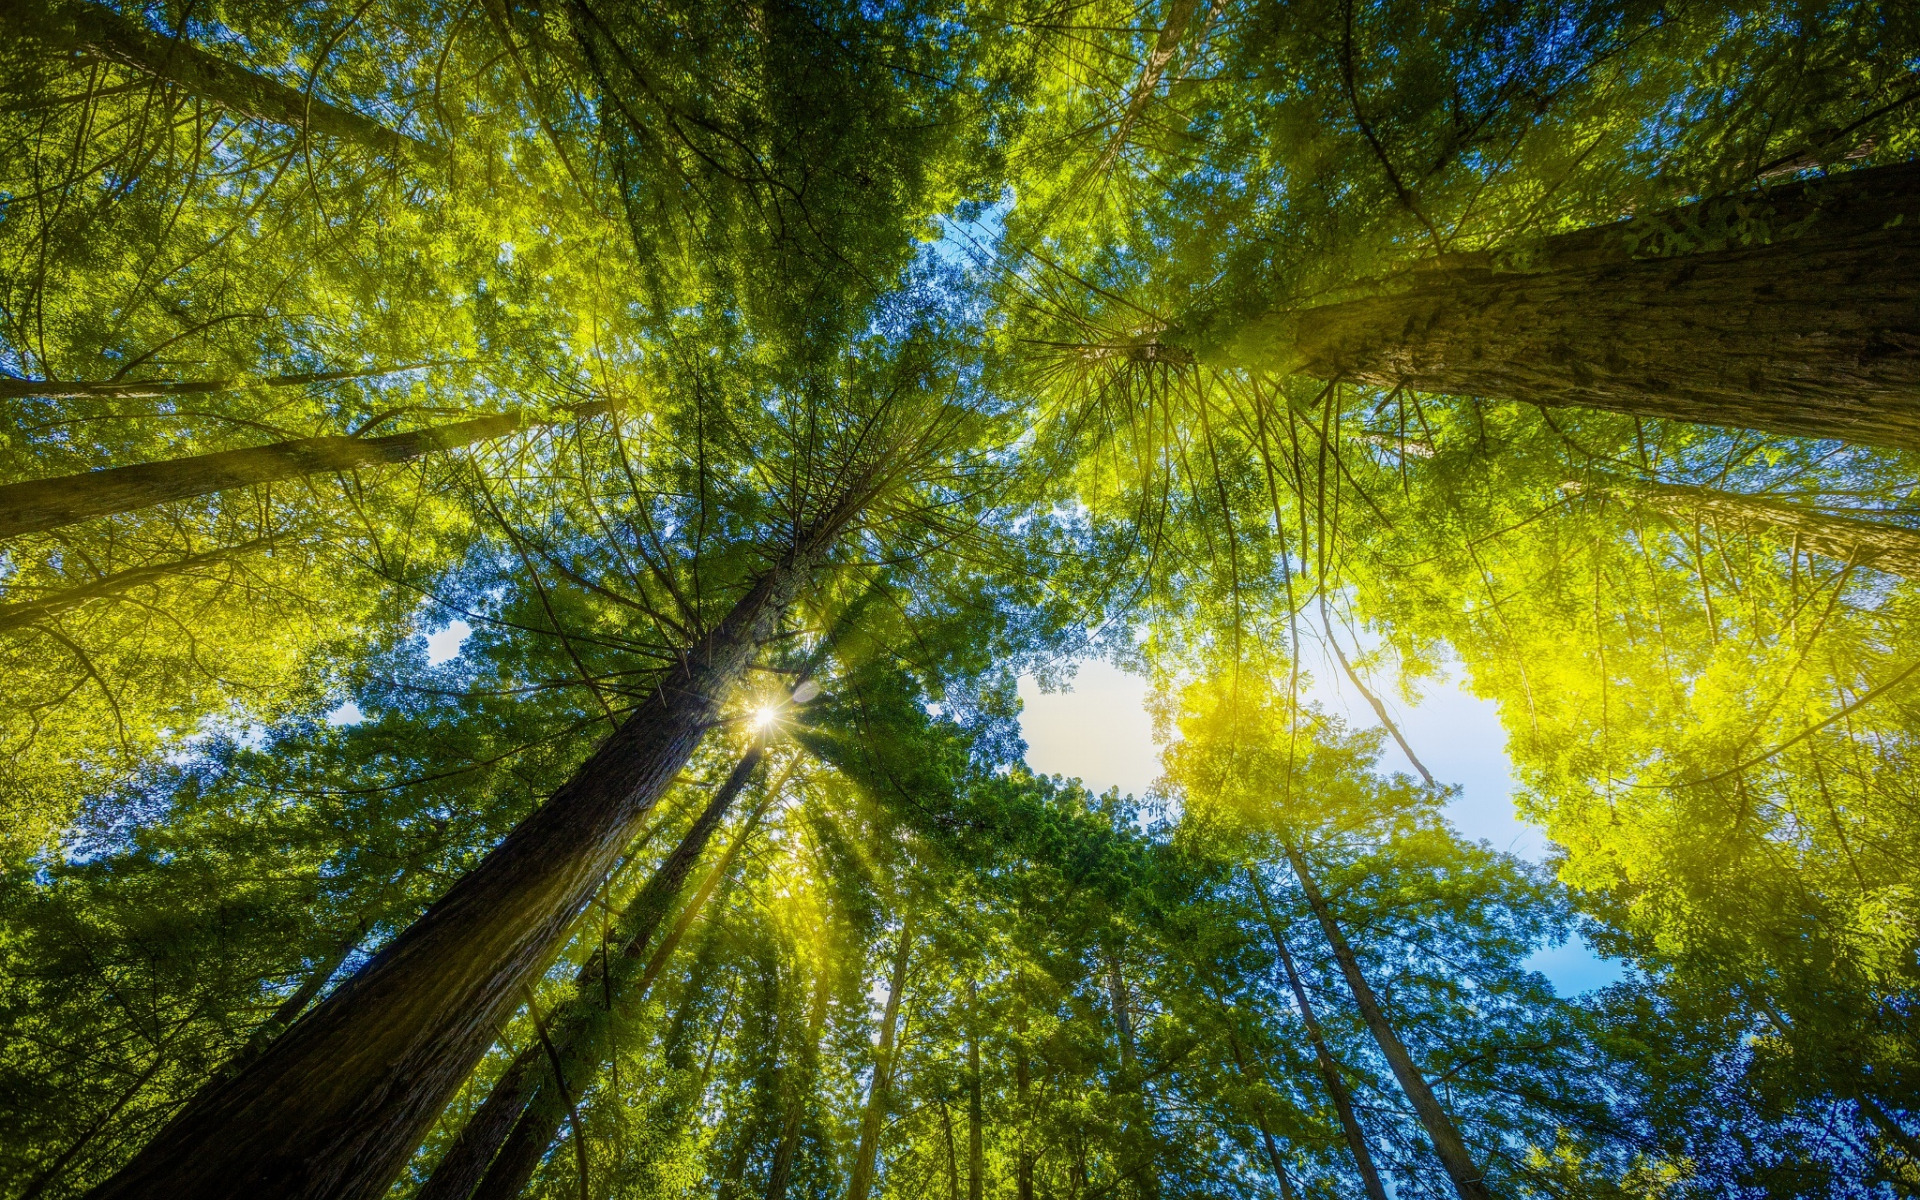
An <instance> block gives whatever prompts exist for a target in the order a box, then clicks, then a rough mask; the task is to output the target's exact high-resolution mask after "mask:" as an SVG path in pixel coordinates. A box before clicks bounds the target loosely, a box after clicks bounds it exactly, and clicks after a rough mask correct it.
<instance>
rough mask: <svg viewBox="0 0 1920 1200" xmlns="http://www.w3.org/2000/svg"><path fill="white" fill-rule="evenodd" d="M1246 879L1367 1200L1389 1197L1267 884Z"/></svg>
mask: <svg viewBox="0 0 1920 1200" xmlns="http://www.w3.org/2000/svg"><path fill="white" fill-rule="evenodd" d="M1246 872H1247V882H1249V883H1251V884H1252V885H1253V894H1254V896H1255V897H1256V898H1257V899H1258V900H1259V901H1260V915H1261V916H1262V917H1264V918H1265V920H1266V923H1267V935H1268V936H1269V937H1271V938H1272V939H1273V948H1274V951H1275V952H1276V953H1277V954H1278V955H1279V957H1280V965H1281V966H1282V967H1283V968H1284V969H1285V970H1286V975H1287V986H1288V988H1289V989H1290V990H1292V992H1293V1002H1294V1004H1295V1005H1296V1006H1298V1007H1299V1009H1300V1020H1301V1021H1302V1022H1303V1023H1305V1025H1306V1027H1307V1040H1308V1041H1309V1042H1311V1043H1312V1044H1313V1061H1314V1063H1315V1064H1316V1065H1317V1066H1318V1067H1319V1068H1320V1079H1321V1082H1323V1083H1325V1084H1326V1085H1327V1095H1328V1097H1329V1098H1330V1099H1331V1100H1332V1101H1333V1112H1334V1116H1336V1117H1337V1118H1339V1121H1340V1132H1341V1133H1343V1134H1345V1135H1346V1139H1347V1149H1348V1150H1349V1151H1351V1152H1352V1153H1353V1165H1354V1167H1355V1168H1357V1169H1358V1170H1359V1172H1360V1184H1361V1186H1362V1187H1364V1188H1365V1189H1366V1192H1367V1200H1387V1189H1386V1188H1385V1187H1384V1186H1382V1184H1381V1182H1380V1172H1379V1171H1378V1170H1376V1169H1375V1168H1374V1165H1373V1151H1372V1150H1370V1149H1369V1148H1368V1147H1367V1134H1366V1130H1364V1129H1362V1128H1361V1127H1360V1118H1359V1116H1358V1115H1357V1114H1355V1112H1354V1111H1353V1093H1352V1092H1350V1091H1348V1090H1347V1081H1346V1080H1345V1079H1344V1078H1343V1077H1342V1076H1341V1074H1340V1064H1339V1062H1338V1061H1337V1060H1336V1059H1335V1058H1334V1057H1333V1051H1332V1050H1331V1049H1329V1048H1328V1046H1327V1038H1326V1034H1325V1033H1324V1032H1322V1030H1321V1028H1320V1018H1319V1017H1318V1016H1317V1015H1316V1014H1315V1013H1314V1011H1313V1002H1312V1001H1311V1000H1309V999H1308V998H1307V989H1306V986H1305V985H1304V984H1302V983H1301V982H1300V972H1299V971H1297V970H1295V969H1294V965H1293V953H1292V952H1291V951H1290V950H1288V949H1287V938H1286V935H1285V934H1284V933H1282V932H1281V930H1280V922H1279V920H1278V919H1276V918H1275V917H1274V915H1273V902H1272V901H1271V900H1269V899H1268V898H1267V888H1266V885H1265V884H1263V883H1261V882H1260V873H1259V872H1258V871H1255V870H1254V869H1253V868H1252V867H1247V868H1246Z"/></svg>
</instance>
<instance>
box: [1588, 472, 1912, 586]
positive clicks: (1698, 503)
mask: <svg viewBox="0 0 1920 1200" xmlns="http://www.w3.org/2000/svg"><path fill="white" fill-rule="evenodd" d="M1562 486H1563V487H1565V488H1567V489H1568V490H1569V491H1578V492H1590V493H1591V494H1595V495H1604V496H1610V497H1612V498H1613V499H1616V500H1619V501H1621V502H1622V503H1626V504H1635V505H1642V506H1645V507H1647V508H1650V509H1653V510H1654V511H1655V512H1659V513H1663V514H1665V515H1666V516H1669V517H1674V518H1678V519H1681V520H1685V521H1687V522H1689V523H1691V522H1692V521H1694V520H1695V519H1697V518H1698V517H1700V516H1701V515H1703V514H1705V515H1710V516H1713V517H1719V518H1724V519H1727V520H1730V521H1732V522H1734V523H1736V524H1739V525H1744V526H1748V527H1752V526H1758V527H1760V528H1761V529H1763V530H1770V531H1772V532H1774V533H1777V534H1779V535H1780V536H1781V538H1782V539H1783V540H1787V541H1790V542H1794V543H1797V544H1798V545H1799V546H1800V548H1801V549H1803V550H1810V551H1812V552H1813V553H1815V554H1819V555H1824V556H1825V557H1827V558H1833V559H1838V560H1839V561H1841V562H1851V563H1856V564H1858V565H1860V566H1863V567H1872V568H1874V569H1875V570H1879V571H1886V572H1888V573H1889V574H1893V575H1900V576H1904V577H1905V578H1907V579H1920V532H1916V531H1915V530H1912V529H1908V528H1906V527H1904V526H1901V525H1888V524H1884V523H1882V522H1878V521H1862V520H1859V519H1858V518H1855V517H1841V516H1835V515H1833V514H1832V513H1823V512H1814V511H1811V510H1809V509H1805V508H1802V507H1800V506H1799V505H1797V504H1790V503H1787V502H1786V501H1783V500H1774V499H1771V498H1769V497H1766V496H1742V495H1740V494H1738V493H1735V492H1721V491H1715V490H1713V489H1711V488H1699V487H1689V486H1687V485H1685V484H1677V483H1630V484H1617V485H1613V486H1609V487H1605V488H1593V489H1587V488H1584V487H1580V486H1578V485H1574V484H1563V485H1562Z"/></svg>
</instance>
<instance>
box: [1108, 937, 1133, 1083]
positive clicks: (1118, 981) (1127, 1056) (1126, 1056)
mask: <svg viewBox="0 0 1920 1200" xmlns="http://www.w3.org/2000/svg"><path fill="white" fill-rule="evenodd" d="M1107 1001H1108V1003H1109V1004H1111V1005H1112V1006H1113V1024H1114V1028H1115V1031H1116V1032H1117V1034H1118V1036H1119V1039H1120V1070H1121V1071H1122V1072H1129V1071H1132V1070H1133V1004H1132V1003H1131V1000H1130V998H1129V997H1128V995H1127V981H1126V979H1124V978H1123V977H1122V976H1121V974H1120V956H1119V955H1117V954H1114V953H1112V952H1111V951H1109V952H1108V954H1107Z"/></svg>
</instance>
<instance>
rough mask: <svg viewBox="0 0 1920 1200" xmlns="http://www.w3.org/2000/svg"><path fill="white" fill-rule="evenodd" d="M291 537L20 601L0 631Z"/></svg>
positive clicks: (2, 611)
mask: <svg viewBox="0 0 1920 1200" xmlns="http://www.w3.org/2000/svg"><path fill="white" fill-rule="evenodd" d="M288 536H289V535H287V534H274V535H271V536H269V537H263V538H255V539H253V540H252V541H248V542H242V543H240V544H239V545H237V546H222V547H220V548H219V549H217V550H207V551H203V552H202V553H199V554H189V555H187V556H186V557H185V558H177V559H174V560H173V561H171V562H163V563H144V564H142V565H141V566H137V567H129V568H127V569H126V570H124V571H115V572H113V573H112V574H109V575H102V576H101V577H100V578H98V579H95V580H92V581H90V582H88V583H82V584H78V585H76V586H74V587H70V588H62V589H61V590H59V591H57V592H47V593H45V594H43V595H40V596H37V597H35V598H34V599H32V600H21V601H18V602H16V603H13V604H0V632H3V631H5V630H9V629H20V628H23V627H25V626H29V625H33V624H36V623H38V622H40V621H44V620H46V619H47V618H48V617H51V616H55V615H57V614H59V613H63V612H66V611H68V610H69V609H74V608H79V607H80V606H81V605H83V604H86V603H88V602H90V601H93V600H105V599H108V598H110V597H114V596H124V595H125V594H127V593H128V592H130V591H132V590H133V589H134V588H137V587H144V586H145V585H147V584H150V583H159V582H160V581H161V580H164V579H172V578H174V577H176V576H180V575H185V574H188V573H189V572H191V571H193V570H194V569H195V568H196V567H205V566H211V565H213V564H215V563H223V562H229V561H231V560H233V559H235V558H238V557H239V556H241V555H243V554H247V553H249V552H251V551H254V550H263V549H265V548H267V547H268V546H271V545H273V544H274V543H275V542H281V541H285V540H286V538H287V537H288Z"/></svg>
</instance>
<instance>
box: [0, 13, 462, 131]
mask: <svg viewBox="0 0 1920 1200" xmlns="http://www.w3.org/2000/svg"><path fill="white" fill-rule="evenodd" d="M7 12H8V13H9V14H10V17H9V19H8V20H7V24H8V25H9V26H11V27H12V29H13V31H14V36H21V35H24V36H26V37H28V38H31V39H33V40H35V41H39V42H42V43H45V44H48V45H51V46H54V47H58V48H60V49H63V50H67V51H70V52H80V53H85V54H92V55H96V56H98V57H100V58H104V59H108V60H110V61H113V62H116V63H119V64H121V65H122V66H126V67H131V68H133V69H134V70H136V71H139V72H140V73H141V74H143V75H151V76H152V77H154V78H155V79H159V80H162V81H164V82H166V83H170V84H173V85H174V86H176V87H178V88H180V89H181V90H183V91H185V92H187V93H188V94H190V95H193V96H197V97H199V98H200V99H202V100H204V101H206V102H207V103H209V104H214V105H218V106H219V107H221V108H224V109H226V110H227V111H228V112H230V113H232V114H233V115H234V116H236V117H241V118H245V119H251V120H256V121H265V122H268V123H269V124H273V125H283V126H286V127H287V128H290V129H296V130H299V131H300V132H301V133H303V134H319V135H321V136H323V137H330V138H336V139H339V140H340V141H346V142H353V143H355V144H357V145H361V146H365V147H366V148H367V149H369V150H372V151H374V152H375V153H376V154H383V155H388V156H391V157H395V158H407V159H413V160H416V161H420V162H431V161H433V159H434V158H435V157H437V155H438V148H437V147H435V146H434V145H433V144H432V143H431V142H426V141H422V140H421V139H419V138H414V137H409V136H407V135H406V134H403V133H396V132H395V131H394V130H391V129H388V128H387V127H386V126H385V125H382V124H381V123H380V122H378V121H376V120H374V119H373V118H372V117H369V116H366V115H364V114H362V113H358V112H355V111H353V110H352V109H350V108H343V107H341V106H339V105H336V104H329V103H327V102H326V101H324V100H321V99H319V98H317V97H316V96H314V95H312V94H311V92H310V91H308V90H306V89H303V88H295V87H289V86H287V85H286V84H284V83H281V82H279V81H278V80H275V79H270V78H268V77H267V76H265V75H259V74H256V73H254V72H252V71H249V70H247V69H246V68H244V67H238V66H235V65H234V64H232V63H230V62H227V61H226V60H225V59H222V58H219V57H218V56H216V55H213V54H209V53H207V52H206V51H205V50H202V49H200V48H199V47H197V46H194V45H192V44H191V43H189V42H186V41H183V40H181V39H179V38H172V37H166V36H163V35H161V34H158V33H155V32H153V31H152V30H151V29H149V28H148V27H147V26H146V25H144V24H143V23H141V22H140V21H138V20H135V19H130V18H128V17H124V16H122V15H120V14H119V13H117V12H114V11H113V10H111V9H109V8H106V7H104V6H102V5H99V4H91V3H85V2H75V0H69V2H67V3H51V4H37V3H25V4H14V5H8V6H7Z"/></svg>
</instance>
